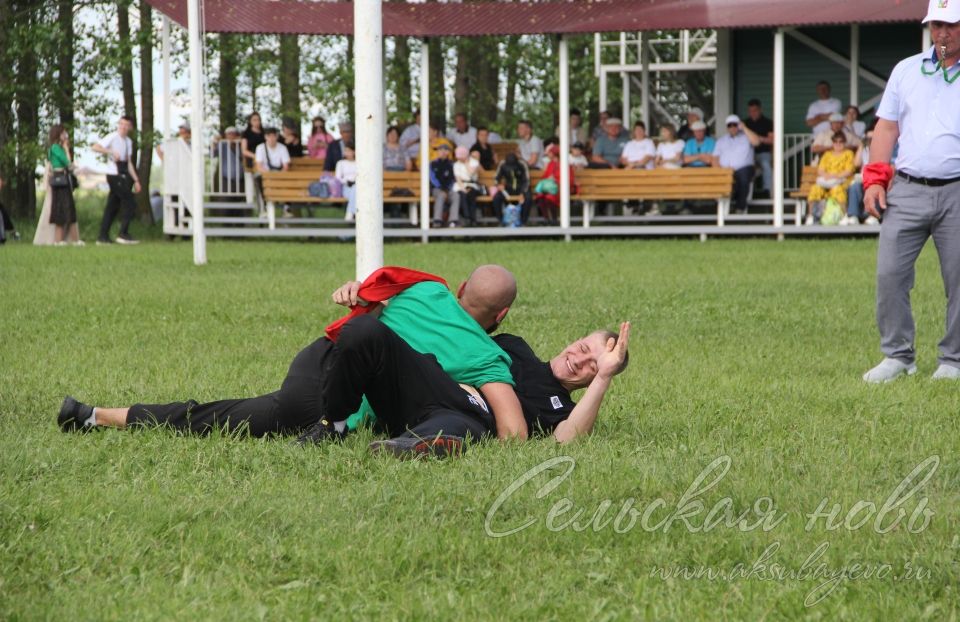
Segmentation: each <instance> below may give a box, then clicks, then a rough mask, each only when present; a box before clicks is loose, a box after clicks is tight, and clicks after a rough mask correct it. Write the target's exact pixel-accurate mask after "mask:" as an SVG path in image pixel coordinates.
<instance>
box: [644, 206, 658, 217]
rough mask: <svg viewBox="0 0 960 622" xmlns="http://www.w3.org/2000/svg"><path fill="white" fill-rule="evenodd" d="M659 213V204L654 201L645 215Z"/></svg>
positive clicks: (656, 214)
mask: <svg viewBox="0 0 960 622" xmlns="http://www.w3.org/2000/svg"><path fill="white" fill-rule="evenodd" d="M659 215H660V206H659V205H657V204H656V203H654V204H653V207H651V208H650V210H649V211H648V212H647V216H659Z"/></svg>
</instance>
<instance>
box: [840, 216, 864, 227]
mask: <svg viewBox="0 0 960 622" xmlns="http://www.w3.org/2000/svg"><path fill="white" fill-rule="evenodd" d="M859 224H860V220H859V219H858V218H857V217H856V216H844V217H843V219H842V220H840V225H841V226H844V227H850V226H856V225H859Z"/></svg>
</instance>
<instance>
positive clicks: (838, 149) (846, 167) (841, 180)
mask: <svg viewBox="0 0 960 622" xmlns="http://www.w3.org/2000/svg"><path fill="white" fill-rule="evenodd" d="M855 170H856V169H855V167H854V163H853V152H852V151H850V149H848V148H847V137H846V135H845V134H844V133H843V132H834V134H833V148H832V149H831V150H830V151H827V152H826V153H824V154H823V156H822V157H821V158H820V164H819V166H818V167H817V183H815V184H814V185H813V186H812V187H811V188H810V194H809V195H807V201H808V202H809V204H810V207H809V212H808V213H807V219H806V224H808V225H812V224H813V223H814V221H816V220H820V218H821V216H822V214H823V212H824V209H825V208H824V202H825V201H829V200H833V201H836V202H837V204H838V205H840V206H846V205H847V188H848V187H849V186H850V183H851V182H852V181H853V174H854V172H855ZM841 209H842V208H841Z"/></svg>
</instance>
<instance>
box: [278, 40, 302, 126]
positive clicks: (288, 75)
mask: <svg viewBox="0 0 960 622" xmlns="http://www.w3.org/2000/svg"><path fill="white" fill-rule="evenodd" d="M279 78H280V117H281V118H283V117H290V118H291V119H293V120H294V121H295V122H296V123H297V126H298V127H299V125H300V117H301V112H300V45H299V37H298V36H297V35H280V76H279Z"/></svg>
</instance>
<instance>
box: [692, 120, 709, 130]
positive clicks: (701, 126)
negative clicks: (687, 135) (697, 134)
mask: <svg viewBox="0 0 960 622" xmlns="http://www.w3.org/2000/svg"><path fill="white" fill-rule="evenodd" d="M690 129H691V130H705V129H707V124H706V123H704V122H703V121H694V122H693V123H691V124H690Z"/></svg>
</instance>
